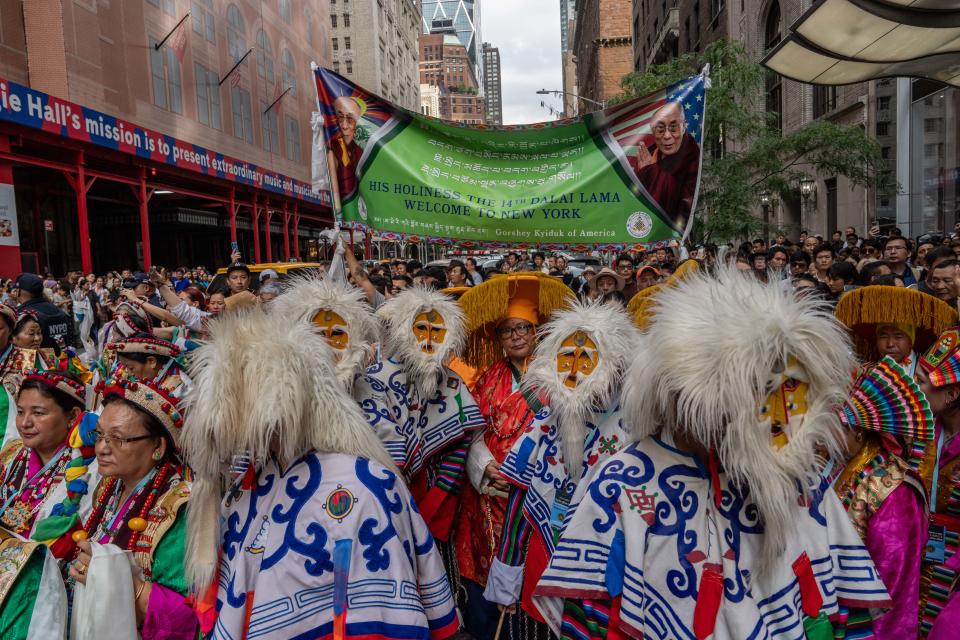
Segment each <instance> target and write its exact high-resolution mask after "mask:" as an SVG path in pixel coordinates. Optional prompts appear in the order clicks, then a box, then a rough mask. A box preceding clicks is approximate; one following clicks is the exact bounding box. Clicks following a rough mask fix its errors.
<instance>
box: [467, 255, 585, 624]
mask: <svg viewBox="0 0 960 640" xmlns="http://www.w3.org/2000/svg"><path fill="white" fill-rule="evenodd" d="M572 300H573V292H572V291H571V290H570V289H569V288H568V287H566V286H565V285H564V284H563V282H562V281H560V280H559V279H558V278H552V277H550V276H545V275H543V274H541V273H533V272H531V273H513V274H509V275H502V276H494V277H493V278H491V279H490V280H487V281H486V282H484V283H483V284H481V285H478V286H476V287H473V288H471V289H470V290H469V291H467V292H466V293H464V294H463V295H462V296H461V298H460V305H461V307H462V308H463V311H464V315H465V316H466V320H467V331H468V333H469V338H468V341H467V349H466V352H465V354H464V358H463V359H464V360H465V362H466V363H467V364H468V365H470V366H472V367H475V368H477V369H478V370H480V371H483V373H482V374H481V375H480V377H479V379H478V380H477V383H476V386H475V387H474V389H473V392H474V393H473V395H474V398H475V400H476V402H477V405H478V406H479V408H480V412H481V413H482V414H483V416H484V418H485V419H486V427H485V429H483V430H482V431H481V432H480V433H479V434H478V435H477V437H476V439H475V440H474V442H473V445H472V446H471V448H470V453H469V456H468V459H467V473H468V475H469V477H470V484H469V485H467V486H464V488H463V493H462V495H461V502H460V517H459V521H458V522H457V524H456V531H455V533H454V551H455V554H456V558H457V564H458V566H459V569H460V576H461V580H462V583H463V586H464V588H465V590H466V593H467V598H466V602H465V606H464V607H463V608H462V613H463V615H464V622H465V625H466V628H467V629H468V630H469V631H470V633H471V635H473V636H474V637H475V638H476V639H477V640H491V639H492V638H493V637H494V635H495V630H496V628H497V623H498V620H499V619H500V617H501V615H500V611H499V610H498V608H497V606H496V605H495V604H494V603H491V602H488V601H487V600H485V599H484V598H483V589H484V586H485V585H486V581H487V576H488V574H489V571H490V566H491V564H492V562H493V558H494V555H495V553H496V550H497V546H498V545H499V543H500V536H501V533H502V529H503V522H504V513H505V509H506V503H507V500H506V498H507V494H508V491H509V485H508V484H507V481H506V480H505V479H503V477H502V476H501V475H500V474H499V468H500V464H501V463H502V462H503V461H504V459H505V458H506V456H507V453H508V452H509V451H510V449H511V447H512V446H513V444H514V442H515V441H516V440H517V439H518V438H519V437H520V436H521V434H522V433H523V431H524V429H525V428H526V427H527V426H528V425H529V424H530V423H531V422H532V421H533V418H534V416H535V414H536V412H537V411H539V409H540V408H541V407H540V404H539V402H538V401H537V398H536V396H535V394H532V393H530V392H528V391H525V390H522V389H521V383H522V379H523V376H524V374H525V373H526V371H527V365H528V362H529V360H530V358H531V356H532V355H533V350H534V346H535V345H536V332H537V327H538V326H539V325H540V324H541V323H542V322H544V321H546V320H547V318H548V317H549V316H550V315H551V314H552V313H553V311H554V310H556V309H559V308H561V307H563V306H565V305H566V304H568V303H569V302H572ZM504 624H507V625H508V626H509V627H510V628H509V629H504V630H503V633H504V634H506V635H507V637H521V633H523V634H525V635H526V636H529V637H531V639H532V638H533V636H534V635H535V634H536V631H537V629H536V627H540V629H542V630H544V631H545V627H543V625H535V623H534V621H533V620H531V619H529V618H527V617H526V616H509V619H508V621H505V622H504ZM521 625H527V628H524V629H521ZM534 625H535V626H534ZM510 634H512V635H510Z"/></svg>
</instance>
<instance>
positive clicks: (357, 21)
mask: <svg viewBox="0 0 960 640" xmlns="http://www.w3.org/2000/svg"><path fill="white" fill-rule="evenodd" d="M327 1H328V2H329V3H330V24H331V49H332V61H333V70H334V71H336V72H337V73H339V74H341V75H343V76H344V77H346V78H348V79H350V80H351V81H352V82H355V83H356V84H358V85H360V86H361V87H364V88H365V89H367V90H369V91H372V92H373V93H376V94H378V95H380V96H382V97H384V98H386V99H387V100H390V101H391V102H393V103H395V104H398V105H400V106H402V107H405V108H407V109H411V110H413V111H416V110H417V109H418V108H419V105H420V95H419V86H420V84H419V83H418V82H417V75H418V71H419V70H418V65H417V53H418V51H417V37H418V36H419V35H420V11H419V9H418V7H417V3H416V2H415V1H414V0H327Z"/></svg>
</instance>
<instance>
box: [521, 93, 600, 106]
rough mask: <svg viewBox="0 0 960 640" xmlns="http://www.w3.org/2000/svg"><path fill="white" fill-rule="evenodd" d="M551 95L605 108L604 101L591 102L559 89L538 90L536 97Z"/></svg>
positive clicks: (588, 99)
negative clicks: (571, 97) (570, 97)
mask: <svg viewBox="0 0 960 640" xmlns="http://www.w3.org/2000/svg"><path fill="white" fill-rule="evenodd" d="M551 94H552V95H555V96H573V97H574V98H576V99H577V100H583V101H584V102H589V103H590V104H595V105H597V106H598V107H600V108H601V109H606V108H607V102H606V100H604V101H603V102H597V101H596V100H591V99H590V98H584V97H583V96H578V95H577V94H575V93H571V92H570V91H563V90H560V89H540V90H539V91H537V95H541V96H546V95H551Z"/></svg>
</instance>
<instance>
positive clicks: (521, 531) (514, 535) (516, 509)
mask: <svg viewBox="0 0 960 640" xmlns="http://www.w3.org/2000/svg"><path fill="white" fill-rule="evenodd" d="M526 495H527V492H526V490H525V489H521V488H520V487H512V488H511V489H510V497H509V498H508V499H507V510H506V515H505V518H504V521H503V535H502V536H500V548H499V549H498V550H497V558H498V559H499V560H500V562H502V563H504V564H507V565H510V566H513V567H518V566H520V565H522V564H523V560H524V557H525V555H526V549H527V542H528V541H529V539H530V532H531V531H532V528H531V526H530V523H529V522H527V518H526V517H525V516H524V515H523V500H524V498H525V497H526Z"/></svg>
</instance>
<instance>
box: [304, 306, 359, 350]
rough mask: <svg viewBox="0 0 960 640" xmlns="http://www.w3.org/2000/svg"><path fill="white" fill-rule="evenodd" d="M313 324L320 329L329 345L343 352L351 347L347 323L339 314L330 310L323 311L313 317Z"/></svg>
mask: <svg viewBox="0 0 960 640" xmlns="http://www.w3.org/2000/svg"><path fill="white" fill-rule="evenodd" d="M313 324H315V325H316V326H317V327H319V329H320V333H322V334H323V337H324V338H326V340H327V344H329V345H330V346H331V347H333V348H334V349H336V350H337V351H343V350H344V349H346V348H347V347H349V346H350V332H349V331H347V321H346V320H344V319H343V317H342V316H341V315H340V314H339V313H337V312H335V311H331V310H330V309H321V310H320V311H319V312H318V313H317V315H315V316H313Z"/></svg>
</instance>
